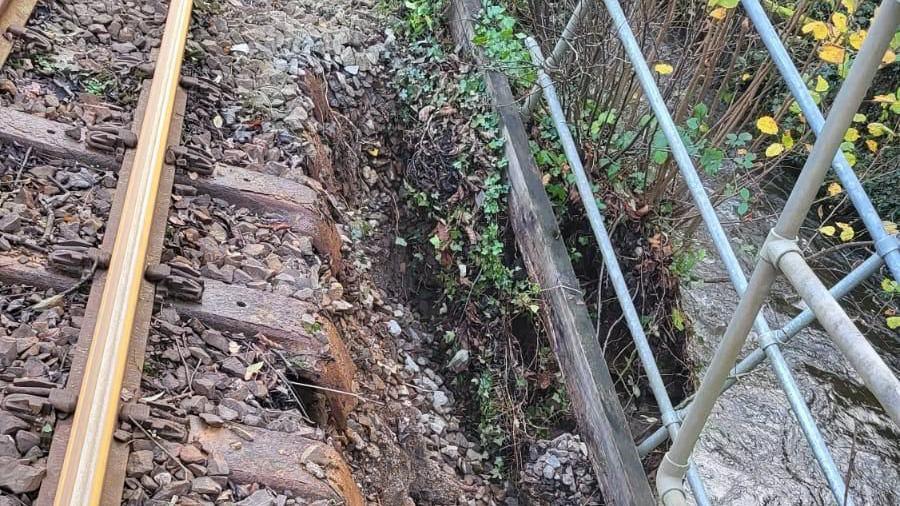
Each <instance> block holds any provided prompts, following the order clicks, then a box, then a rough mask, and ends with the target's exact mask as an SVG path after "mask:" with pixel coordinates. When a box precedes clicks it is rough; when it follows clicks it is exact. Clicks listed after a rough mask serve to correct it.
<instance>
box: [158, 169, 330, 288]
mask: <svg viewBox="0 0 900 506" xmlns="http://www.w3.org/2000/svg"><path fill="white" fill-rule="evenodd" d="M176 181H177V182H179V183H182V184H186V185H192V186H194V187H195V188H197V191H199V192H201V193H206V194H208V195H210V196H212V197H216V198H220V199H222V200H225V201H227V202H230V203H232V204H234V205H237V206H241V207H246V208H247V209H250V210H251V211H256V212H261V213H265V212H270V211H277V212H280V213H283V214H285V215H286V216H287V217H288V218H289V219H290V223H291V226H292V227H293V229H294V230H295V231H297V232H298V233H300V234H303V235H306V236H308V237H309V238H310V239H311V240H312V243H313V246H314V247H315V248H316V251H318V252H319V253H320V254H323V255H326V256H327V257H328V260H329V263H330V265H331V268H332V270H333V271H334V272H335V273H338V272H339V271H340V269H341V236H340V235H339V234H338V231H337V228H336V227H335V226H334V221H333V220H332V219H331V218H330V217H329V216H328V214H327V212H326V207H325V205H326V204H325V202H326V199H325V198H324V196H323V195H322V194H321V193H320V192H318V191H316V190H315V189H313V188H311V187H309V186H307V185H304V184H300V183H297V182H294V181H291V180H289V179H285V178H282V177H278V176H272V175H269V174H263V173H261V172H255V171H252V170H248V169H244V168H240V167H233V166H230V165H221V164H218V165H217V166H216V170H215V172H213V174H212V175H210V176H203V177H199V178H197V179H196V180H191V179H190V178H188V177H187V176H186V175H179V176H177V177H176Z"/></svg>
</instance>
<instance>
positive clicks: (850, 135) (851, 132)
mask: <svg viewBox="0 0 900 506" xmlns="http://www.w3.org/2000/svg"><path fill="white" fill-rule="evenodd" d="M856 139H859V130H857V129H855V128H853V127H850V128H848V129H847V133H845V134H844V140H845V141H847V142H856Z"/></svg>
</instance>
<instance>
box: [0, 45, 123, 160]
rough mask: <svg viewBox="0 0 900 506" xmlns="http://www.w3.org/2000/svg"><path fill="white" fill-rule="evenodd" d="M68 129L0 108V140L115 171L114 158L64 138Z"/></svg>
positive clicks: (68, 126) (66, 136) (50, 121)
mask: <svg viewBox="0 0 900 506" xmlns="http://www.w3.org/2000/svg"><path fill="white" fill-rule="evenodd" d="M5 40H6V38H5V37H0V41H5ZM0 45H2V44H0ZM70 128H72V126H71V125H66V124H65V123H59V122H58V121H52V120H49V119H47V118H41V117H39V116H35V115H32V114H28V113H24V112H19V111H14V110H12V109H8V108H6V107H0V140H4V141H6V142H17V143H19V144H23V145H26V146H32V147H33V148H34V149H36V150H37V151H39V152H42V153H46V154H48V155H51V156H55V157H58V158H64V159H65V158H68V159H74V160H77V161H79V162H81V163H84V164H87V165H96V166H98V167H103V168H105V169H109V170H119V166H120V162H119V161H117V160H116V157H115V156H113V155H111V154H109V153H104V152H101V151H96V150H93V149H91V148H89V147H87V146H86V145H84V143H82V142H80V141H76V140H75V139H72V138H71V137H69V136H68V135H66V130H68V129H70Z"/></svg>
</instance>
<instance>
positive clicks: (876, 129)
mask: <svg viewBox="0 0 900 506" xmlns="http://www.w3.org/2000/svg"><path fill="white" fill-rule="evenodd" d="M866 128H868V129H869V133H870V134H872V135H874V136H875V137H881V136H882V135H884V134H885V133H887V132H890V130H889V129H888V127H886V126H884V124H882V123H869V125H868V126H867V127H866Z"/></svg>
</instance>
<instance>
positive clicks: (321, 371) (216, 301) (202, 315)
mask: <svg viewBox="0 0 900 506" xmlns="http://www.w3.org/2000/svg"><path fill="white" fill-rule="evenodd" d="M205 283H206V289H205V290H204V292H203V301H202V302H201V303H199V304H196V303H190V302H184V301H175V306H176V308H177V309H178V312H179V313H180V314H182V315H184V316H188V317H194V318H197V319H198V320H200V321H202V322H204V323H206V324H208V325H210V326H211V327H214V328H217V329H219V330H228V331H231V332H243V333H244V334H245V335H247V336H254V335H256V334H262V335H263V336H265V337H266V338H267V339H269V340H270V341H273V342H275V343H276V344H278V345H279V346H281V347H283V348H284V349H285V350H286V351H287V352H288V355H290V356H291V357H294V358H295V361H294V362H295V363H299V364H303V365H304V370H303V371H301V372H302V373H303V374H304V375H305V376H306V377H307V378H308V379H309V380H310V381H311V382H313V383H315V384H317V385H322V386H325V387H328V388H331V389H334V390H339V391H341V392H348V393H350V392H353V376H354V374H355V372H356V368H355V366H354V365H353V360H352V359H351V358H350V353H349V352H348V351H347V348H346V346H345V345H344V342H343V339H341V336H340V334H339V333H338V331H337V329H336V328H335V326H334V325H333V324H332V323H331V322H330V321H329V320H328V319H326V318H324V317H322V316H321V315H318V312H319V311H318V307H317V306H316V305H314V304H310V303H307V302H303V301H300V300H297V299H294V298H291V297H285V296H283V295H278V294H275V293H265V292H260V291H259V290H254V289H251V288H247V287H244V286H239V285H228V284H225V283H222V282H221V281H214V280H210V279H207V280H205ZM326 397H327V398H328V399H329V402H330V404H331V413H332V415H333V417H334V419H335V422H336V423H338V424H339V425H343V424H344V423H345V422H346V418H347V415H348V414H349V413H350V411H352V410H353V408H354V407H355V406H356V398H355V397H354V396H352V395H347V394H341V393H336V392H326Z"/></svg>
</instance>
